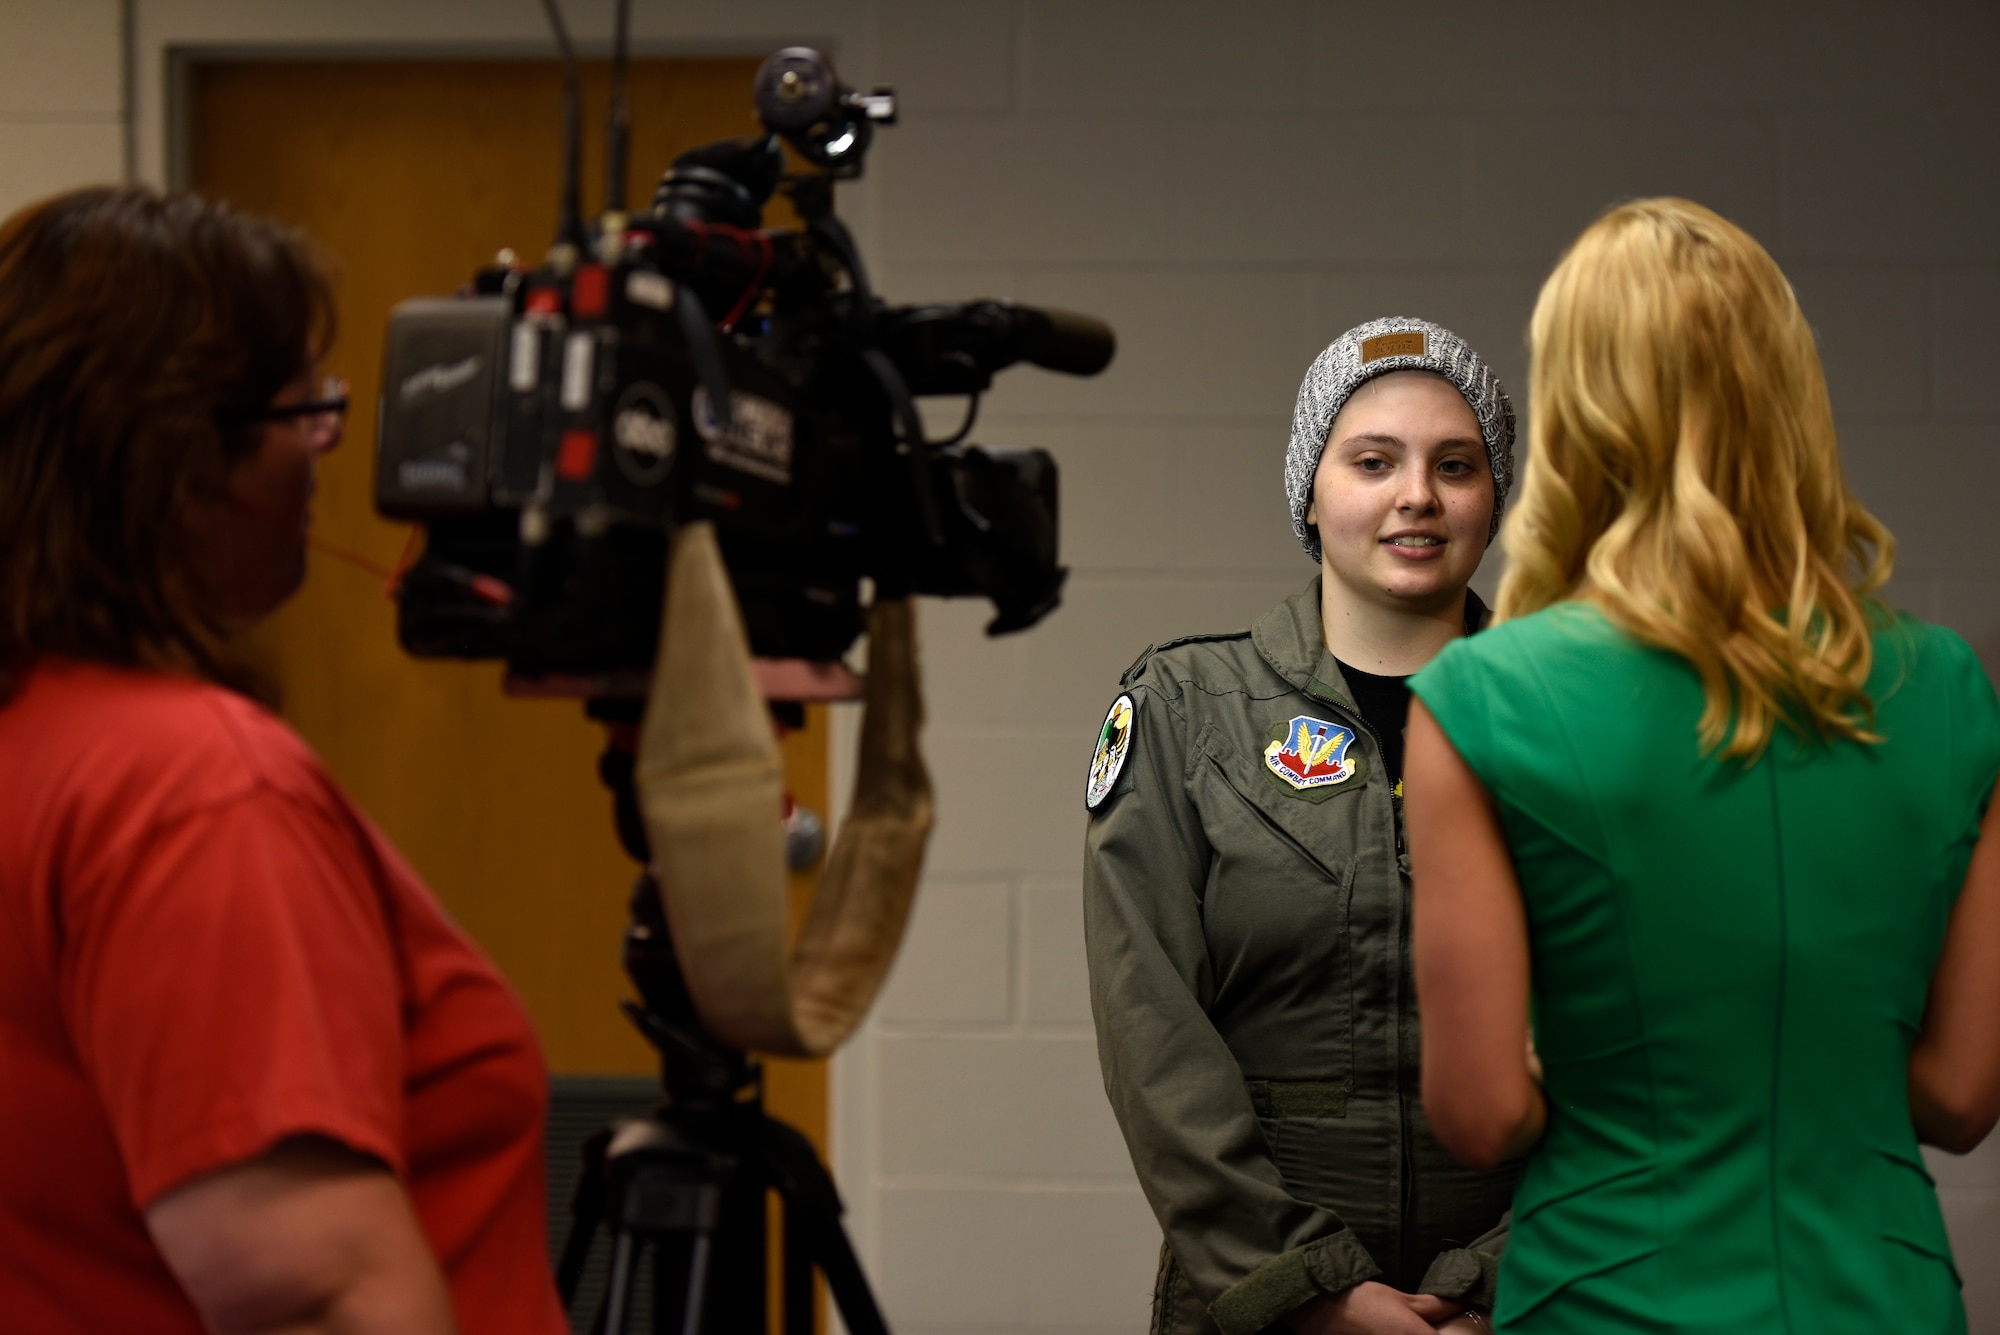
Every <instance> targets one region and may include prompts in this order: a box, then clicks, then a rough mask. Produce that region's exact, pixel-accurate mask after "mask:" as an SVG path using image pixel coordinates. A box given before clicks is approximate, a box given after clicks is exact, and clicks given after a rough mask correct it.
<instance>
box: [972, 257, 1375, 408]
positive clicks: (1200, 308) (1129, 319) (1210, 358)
mask: <svg viewBox="0 0 2000 1335" xmlns="http://www.w3.org/2000/svg"><path fill="white" fill-rule="evenodd" d="M1020 293H1021V300H1023V301H1026V302H1030V303H1033V304H1035V305H1041V306H1061V307H1065V308H1067V309H1070V310H1079V311H1088V312H1090V313H1091V314H1093V315H1096V316H1098V317H1100V318H1102V319H1104V320H1107V321H1109V322H1110V324H1111V326H1112V328H1113V329H1115V330H1116V331H1117V333H1118V352H1117V356H1116V358H1115V359H1114V360H1113V361H1112V363H1111V365H1110V366H1109V367H1108V368H1107V369H1106V370H1105V371H1104V372H1103V373H1102V374H1101V375H1097V376H1093V377H1091V378H1089V379H1083V380H1079V379H1076V378H1073V377H1070V376H1058V375H1035V376H1030V375H1025V374H1022V375H1013V376H1008V377H1006V378H1004V379H1002V380H1001V381H999V382H998V383H997V384H996V385H995V386H994V389H993V393H992V395H991V406H992V409H993V411H994V412H996V413H1000V412H1004V413H1008V414H1023V415H1028V414H1033V415H1049V414H1061V415H1064V416H1078V417H1081V416H1088V417H1115V416H1123V417H1127V418H1149V419H1150V418H1169V419H1185V418H1192V417H1204V418H1206V417H1260V418H1263V417H1269V416H1271V415H1273V414H1283V415H1284V416H1285V418H1286V419H1287V420H1289V418H1290V416H1291V410H1292V403H1293V401H1294V400H1295V399H1297V397H1298V392H1299V377H1300V376H1301V375H1303V374H1304V373H1305V368H1306V367H1307V366H1308V365H1309V364H1310V363H1311V361H1312V359H1313V357H1314V355H1315V354H1316V353H1318V352H1319V350H1320V349H1321V348H1322V347H1324V346H1325V345H1326V344H1325V340H1323V339H1320V338H1318V331H1317V330H1315V329H1313V328H1312V322H1311V306H1312V285H1311V283H1310V282H1309V281H1308V279H1307V276H1306V275H1305V274H1303V273H1299V272H1282V273H1265V272H1239V273H1217V272H1213V271H1205V270H1198V269H1174V270H1171V271H1165V272H1122V271H1113V270H1110V269H1094V270H1086V269H1075V270H1062V271H1040V272H1030V273H1025V274H1023V275H1022V279H1021V286H1020ZM1336 332H1338V331H1336Z"/></svg>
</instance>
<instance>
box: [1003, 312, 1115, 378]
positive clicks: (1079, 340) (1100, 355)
mask: <svg viewBox="0 0 2000 1335" xmlns="http://www.w3.org/2000/svg"><path fill="white" fill-rule="evenodd" d="M1015 309H1016V310H1018V311H1020V312H1021V313H1022V319H1021V360H1022V361H1024V362H1029V363H1032V364H1033V365H1035V366H1039V367H1041V368H1042V369H1043V370H1045V371H1061V372H1062V373H1063V374H1065V375H1096V374H1097V373H1098V372H1099V371H1102V370H1103V369H1104V368H1105V367H1107V366H1109V365H1111V354H1112V353H1114V352H1116V351H1117V350H1118V338H1117V336H1116V335H1115V334H1113V333H1112V332H1111V326H1110V325H1108V324H1106V323H1104V321H1102V320H1100V319H1098V318H1097V317H1096V316H1093V315H1082V314H1079V313H1078V312H1076V311H1065V310H1058V309H1057V308H1055V307H1053V306H1042V307H1039V308H1037V307H1031V306H1017V307H1016V308H1015ZM1036 317H1039V318H1036Z"/></svg>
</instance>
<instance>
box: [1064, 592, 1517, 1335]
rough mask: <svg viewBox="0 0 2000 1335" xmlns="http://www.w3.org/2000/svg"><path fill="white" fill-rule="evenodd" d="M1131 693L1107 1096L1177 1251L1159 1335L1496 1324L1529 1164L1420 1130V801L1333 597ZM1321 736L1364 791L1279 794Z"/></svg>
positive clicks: (1148, 679) (1104, 883)
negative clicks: (1287, 1320) (1297, 740)
mask: <svg viewBox="0 0 2000 1335" xmlns="http://www.w3.org/2000/svg"><path fill="white" fill-rule="evenodd" d="M1484 616H1485V609H1484V607H1482V606H1479V605H1478V602H1477V600H1476V599H1474V600H1473V601H1472V605H1471V607H1470V608H1469V609H1468V623H1469V624H1473V625H1477V624H1478V623H1479V622H1480V621H1483V620H1484ZM1121 685H1122V686H1123V687H1124V693H1125V695H1126V696H1127V697H1129V699H1130V701H1131V715H1130V720H1129V723H1122V725H1121V726H1122V727H1123V728H1125V729H1126V730H1127V731H1129V737H1123V738H1122V739H1121V740H1122V741H1123V744H1124V746H1125V748H1126V749H1125V751H1124V753H1123V762H1122V768H1119V769H1118V770H1117V773H1116V778H1115V780H1114V781H1113V782H1111V784H1110V788H1109V791H1108V792H1107V793H1105V794H1104V795H1103V796H1102V797H1101V798H1100V799H1099V800H1098V802H1097V804H1096V806H1095V808H1094V809H1093V811H1092V813H1091V820H1090V829H1089V833H1088V835H1087V838H1086V852H1085V856H1084V873H1083V902H1084V935H1085V940H1086V943H1087V950H1088V958H1089V966H1090V992H1091V1014H1092V1016H1093V1018H1094V1019H1095V1021H1096V1025H1097V1049H1098V1056H1099V1060H1100V1061H1101V1063H1102V1065H1103V1068H1104V1087H1105V1092H1106V1093H1108V1094H1109V1095H1110V1098H1111V1106H1112V1109H1113V1110H1114V1111H1115V1112H1116V1114H1117V1116H1118V1122H1119V1125H1120V1126H1121V1127H1122V1128H1123V1130H1124V1133H1125V1141H1126V1145H1127V1146H1128V1147H1129V1148H1130V1150H1131V1153H1132V1162H1133V1165H1134V1166H1135V1167H1136V1168H1137V1170H1138V1175H1139V1181H1140V1184H1141V1186H1142V1187H1143V1188H1144V1189H1145V1192H1146V1196H1147V1199H1148V1200H1149V1201H1150V1202H1151V1204H1152V1207H1153V1212H1154V1214H1155V1215H1156V1216H1157V1217H1158V1218H1159V1220H1160V1224H1161V1228H1162V1229H1163V1231H1164V1232H1165V1235H1166V1237H1165V1245H1164V1246H1163V1247H1162V1249H1161V1256H1160V1274H1159V1278H1158V1280H1157V1283H1156V1287H1155V1292H1154V1299H1153V1327H1152V1328H1153V1330H1154V1332H1156V1335H1214V1332H1216V1331H1218V1330H1219V1331H1220V1332H1221V1335H1255V1333H1256V1332H1258V1331H1261V1330H1263V1329H1264V1328H1265V1327H1267V1326H1269V1325H1271V1324H1272V1323H1273V1322H1275V1321H1277V1320H1279V1319H1280V1318H1281V1317H1283V1316H1284V1315H1285V1314H1286V1313H1288V1312H1290V1311H1291V1310H1292V1309H1293V1308H1295V1307H1297V1306H1298V1305H1299V1304H1301V1303H1303V1302H1305V1301H1307V1300H1308V1299H1310V1298H1313V1297H1315V1296H1317V1295H1318V1294H1320V1293H1334V1292H1338V1291H1340V1290H1342V1289H1345V1288H1347V1287H1349V1286H1351V1285H1353V1284H1357V1283H1359V1282H1361V1281H1362V1280H1366V1279H1380V1280H1381V1281H1382V1282H1384V1283H1387V1284H1391V1285H1394V1286H1395V1287H1397V1288H1400V1289H1403V1290H1405V1291H1423V1292H1431V1293H1439V1294H1442V1295H1444V1296H1447V1297H1453V1298H1465V1299H1467V1300H1469V1301H1473V1302H1476V1303H1479V1304H1481V1305H1490V1304H1491V1303H1492V1301H1493V1294H1492V1285H1493V1277H1494V1271H1495V1266H1496V1260H1497V1254H1498V1252H1499V1250H1500V1246H1501V1245H1502V1243H1503V1242H1504V1238H1505V1228H1504V1221H1503V1215H1504V1213H1505V1211H1506V1209H1507V1206H1508V1201H1509V1200H1510V1198H1511V1197H1512V1195H1513V1190H1514V1183H1515V1179H1516V1178H1517V1177H1518V1176H1519V1171H1520V1165H1519V1163H1518V1162H1516V1163H1511V1164H1507V1165H1503V1166H1501V1167H1500V1168H1497V1169H1494V1170H1492V1171H1488V1172H1474V1171H1472V1170H1470V1169H1466V1168H1464V1167H1461V1166H1460V1165H1459V1164H1457V1163H1456V1162H1455V1161H1453V1160H1452V1158H1451V1156H1450V1155H1448V1154H1447V1153H1446V1152H1445V1150H1444V1148H1443V1147H1442V1146H1440V1145H1439V1144H1438V1142H1437V1140H1436V1138H1435V1137H1433V1136H1432V1134H1431V1132H1430V1129H1429V1126H1428V1124H1427V1123H1426V1122H1425V1121H1424V1114H1423V1106H1422V1100H1421V1097H1420V1093H1419V1088H1418V1048H1417V1013H1416V1002H1415V993H1414V985H1413V982H1412V978H1411V964H1410V933H1409V924H1410V878H1409V859H1408V856H1407V853H1406V851H1405V846H1404V842H1403V829H1402V802H1401V799H1400V798H1398V797H1396V796H1395V795H1394V794H1393V793H1392V792H1391V791H1390V785H1389V783H1388V782H1387V781H1386V780H1385V778H1384V777H1383V775H1382V772H1381V763H1380V748H1379V746H1378V744H1377V742H1376V739H1375V737H1374V735H1373V733H1371V732H1370V731H1369V730H1368V728H1367V726H1366V724H1365V723H1364V722H1363V720H1362V719H1361V717H1360V715H1359V714H1358V713H1357V712H1356V711H1355V707H1354V702H1353V697H1352V696H1351V695H1350V694H1349V692H1348V690H1347V687H1346V685H1345V684H1344V683H1343V682H1342V680H1341V676H1340V671H1339V668H1338V666H1337V664H1336V663H1335V661H1334V658H1333V655H1332V654H1331V653H1329V652H1328V651H1327V649H1326V646H1325V643H1324V641H1323V639H1322V638H1321V634H1320V582H1319V580H1318V578H1315V579H1314V580H1313V581H1312V583H1311V584H1310V585H1308V586H1307V587H1306V588H1305V589H1304V590H1303V591H1302V592H1300V593H1298V594H1296V595H1294V596H1293V597H1291V598H1288V599H1286V600H1285V601H1284V602H1282V603H1280V604H1279V605H1278V606H1277V607H1275V608H1273V609H1272V610H1271V611H1270V612H1268V613H1266V614H1265V615H1264V616H1263V617H1262V618H1260V619H1259V620H1258V621H1257V623H1256V624H1255V626H1253V627H1252V628H1251V629H1250V630H1248V631H1244V632H1239V633H1237V634H1231V635H1203V636H1195V637H1192V638H1189V639H1185V640H1176V641H1173V642H1171V643H1169V644H1165V645H1162V646H1159V647H1157V648H1154V649H1149V650H1147V652H1146V653H1145V654H1143V655H1142V656H1141V657H1140V659H1139V661H1138V662H1137V663H1134V664H1133V665H1132V667H1131V668H1130V669H1129V670H1128V671H1127V672H1126V673H1125V676H1124V678H1123V679H1122V681H1121ZM1114 712H1117V711H1114ZM1118 717H1119V718H1120V719H1121V720H1123V718H1124V715H1123V714H1122V712H1118ZM1301 717H1303V718H1306V719H1307V720H1309V721H1312V722H1314V723H1317V724H1331V725H1334V729H1333V730H1332V731H1328V730H1327V729H1325V728H1323V727H1322V728H1320V729H1319V732H1320V734H1321V735H1322V736H1325V737H1329V738H1331V740H1332V741H1334V742H1339V741H1341V740H1343V732H1344V733H1345V734H1347V735H1348V746H1347V749H1346V751H1345V763H1346V764H1347V765H1348V766H1351V767H1352V773H1351V774H1350V775H1349V777H1346V778H1344V779H1338V780H1334V781H1331V782H1328V781H1325V780H1324V779H1323V780H1322V786H1319V787H1312V788H1305V789H1301V788H1300V787H1298V786H1296V785H1295V784H1294V783H1289V782H1287V781H1286V780H1285V779H1284V778H1281V777H1280V776H1279V775H1278V774H1277V773H1275V772H1274V765H1275V763H1276V761H1275V760H1273V759H1267V755H1266V753H1267V751H1275V750H1276V749H1278V748H1281V747H1284V746H1285V745H1287V743H1288V742H1289V739H1290V738H1292V737H1293V736H1295V735H1296V733H1297V729H1298V724H1297V723H1296V722H1295V721H1294V720H1296V719H1299V718H1301ZM1108 733H1109V730H1107V735H1108ZM1273 743H1277V744H1278V747H1273ZM1307 749H1308V750H1313V749H1314V748H1311V747H1308V748H1307ZM1294 763H1297V762H1296V759H1294ZM1102 773H1103V768H1102V767H1100V768H1099V774H1100V775H1101V774H1102ZM1475 1244H1476V1248H1475Z"/></svg>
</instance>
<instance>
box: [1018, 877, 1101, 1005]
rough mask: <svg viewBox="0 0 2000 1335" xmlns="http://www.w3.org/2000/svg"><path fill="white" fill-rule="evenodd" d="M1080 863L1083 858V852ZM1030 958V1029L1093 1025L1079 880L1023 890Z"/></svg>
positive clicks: (1026, 990)
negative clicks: (1032, 1026)
mask: <svg viewBox="0 0 2000 1335" xmlns="http://www.w3.org/2000/svg"><path fill="white" fill-rule="evenodd" d="M1078 860H1079V861H1081V860H1082V853H1081V850H1079V852H1078ZM1021 898H1022V900H1023V902H1024V909H1025V913H1024V918H1025V920H1026V926H1025V928H1024V930H1023V932H1022V941H1023V949H1024V951H1025V953H1026V955H1027V959H1026V961H1025V962H1024V967H1023V969H1022V973H1023V974H1024V975H1025V977H1026V983H1025V986H1024V987H1023V989H1022V991H1023V993H1024V996H1025V1000H1026V1010H1027V1021H1028V1023H1029V1024H1031V1025H1037V1026H1042V1025H1087V1024H1089V1023H1090V973H1089V969H1088V967H1087V965H1086V963H1085V960H1084V952H1083V887H1082V885H1081V883H1080V882H1078V881H1077V880H1076V879H1075V878H1073V877H1072V878H1069V879H1055V878H1051V879H1049V880H1045V881H1044V880H1033V881H1029V882H1028V883H1027V884H1025V885H1024V886H1023V887H1022V891H1021Z"/></svg>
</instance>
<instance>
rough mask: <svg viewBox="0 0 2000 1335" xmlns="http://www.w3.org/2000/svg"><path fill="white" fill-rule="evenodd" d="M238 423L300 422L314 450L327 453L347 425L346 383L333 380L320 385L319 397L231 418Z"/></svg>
mask: <svg viewBox="0 0 2000 1335" xmlns="http://www.w3.org/2000/svg"><path fill="white" fill-rule="evenodd" d="M234 416H235V418H236V420H237V421H239V422H283V421H287V420H289V419H291V418H294V417H296V418H302V419H304V423H305V427H306V430H307V431H308V432H310V433H311V436H312V447H313V449H315V450H330V449H332V448H333V447H334V446H335V445H338V444H339V443H340V437H341V433H342V431H343V430H344V428H345V426H346V423H347V382H346V381H345V380H342V379H340V378H339V377H337V376H328V377H326V378H325V379H324V380H322V381H320V385H319V397H318V398H316V399H302V400H300V401H299V402H297V403H274V404H271V405H270V406H269V407H265V408H257V409H253V410H251V411H249V412H245V413H240V414H235V415H234Z"/></svg>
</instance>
